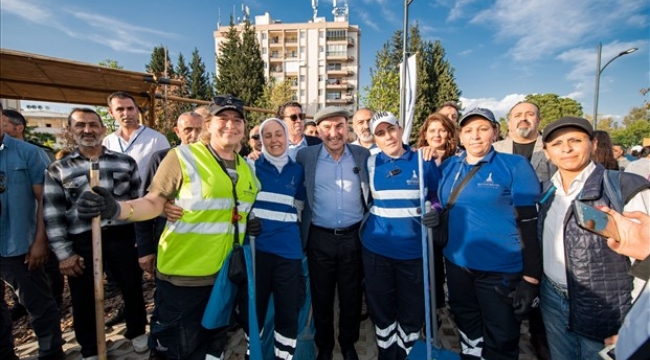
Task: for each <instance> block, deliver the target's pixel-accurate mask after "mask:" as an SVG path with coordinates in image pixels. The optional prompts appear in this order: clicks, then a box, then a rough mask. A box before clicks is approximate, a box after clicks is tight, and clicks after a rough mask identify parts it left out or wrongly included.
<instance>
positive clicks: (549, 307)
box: [539, 278, 605, 360]
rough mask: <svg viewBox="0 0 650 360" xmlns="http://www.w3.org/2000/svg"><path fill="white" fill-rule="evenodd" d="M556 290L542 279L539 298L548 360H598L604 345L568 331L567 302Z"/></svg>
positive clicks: (564, 296)
mask: <svg viewBox="0 0 650 360" xmlns="http://www.w3.org/2000/svg"><path fill="white" fill-rule="evenodd" d="M558 287H559V286H558V285H555V286H554V284H552V283H551V281H550V280H548V279H547V278H544V279H543V280H542V285H541V288H540V294H539V297H540V301H539V306H540V308H541V310H542V319H544V326H545V327H546V336H547V338H548V345H549V350H550V351H551V358H553V360H563V359H566V360H576V359H584V360H587V359H591V360H600V359H601V358H600V356H599V355H598V352H599V351H600V350H602V349H603V348H604V347H605V345H604V343H603V341H595V340H592V339H589V338H586V337H584V336H580V335H578V334H576V333H575V332H573V331H571V329H569V298H568V297H567V296H566V294H563V293H562V291H560V289H558Z"/></svg>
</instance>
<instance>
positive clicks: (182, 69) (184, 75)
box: [175, 53, 192, 97]
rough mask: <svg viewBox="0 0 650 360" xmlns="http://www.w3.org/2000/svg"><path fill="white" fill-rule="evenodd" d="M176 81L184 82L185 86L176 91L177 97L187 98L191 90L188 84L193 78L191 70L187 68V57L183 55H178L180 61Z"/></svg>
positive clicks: (177, 62) (177, 63) (178, 61)
mask: <svg viewBox="0 0 650 360" xmlns="http://www.w3.org/2000/svg"><path fill="white" fill-rule="evenodd" d="M175 71H176V79H178V80H181V81H184V82H185V85H184V86H180V87H178V89H176V91H175V95H177V96H181V97H187V96H188V94H189V88H188V86H187V85H188V82H189V81H190V78H191V74H192V73H191V71H190V68H188V67H187V64H185V57H184V56H183V53H178V60H177V61H176V69H175Z"/></svg>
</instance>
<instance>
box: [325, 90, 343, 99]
mask: <svg viewBox="0 0 650 360" xmlns="http://www.w3.org/2000/svg"><path fill="white" fill-rule="evenodd" d="M327 100H341V92H340V91H328V92H327Z"/></svg>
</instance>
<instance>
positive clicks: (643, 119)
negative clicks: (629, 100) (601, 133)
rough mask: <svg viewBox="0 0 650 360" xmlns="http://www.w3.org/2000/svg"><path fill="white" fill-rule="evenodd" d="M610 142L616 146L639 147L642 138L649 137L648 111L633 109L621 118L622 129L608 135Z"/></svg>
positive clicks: (649, 117) (643, 107) (649, 121)
mask: <svg viewBox="0 0 650 360" xmlns="http://www.w3.org/2000/svg"><path fill="white" fill-rule="evenodd" d="M610 136H611V138H612V142H614V144H617V145H623V146H625V147H630V146H634V145H639V144H641V143H642V142H643V139H644V138H647V137H650V109H648V108H646V107H645V104H644V105H643V106H642V107H633V108H632V109H630V112H629V113H628V114H627V115H626V116H625V117H624V118H623V127H620V128H618V129H615V130H613V131H612V132H611V133H610Z"/></svg>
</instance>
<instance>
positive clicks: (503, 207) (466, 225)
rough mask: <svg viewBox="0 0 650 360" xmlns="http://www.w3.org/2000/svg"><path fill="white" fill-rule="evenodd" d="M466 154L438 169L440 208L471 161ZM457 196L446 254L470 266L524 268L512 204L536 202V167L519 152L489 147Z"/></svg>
mask: <svg viewBox="0 0 650 360" xmlns="http://www.w3.org/2000/svg"><path fill="white" fill-rule="evenodd" d="M465 157H466V154H462V155H457V156H454V157H452V158H450V159H448V160H447V162H446V163H445V164H444V166H443V170H442V181H441V183H440V189H439V193H438V195H439V198H440V201H441V203H442V206H443V208H444V207H445V206H446V204H447V201H448V200H449V195H450V194H451V191H452V189H453V188H454V186H457V185H458V184H459V183H460V182H461V181H462V179H463V178H464V177H465V176H466V175H467V173H469V172H470V171H471V169H472V168H473V167H474V165H469V164H467V163H466V162H465ZM480 162H483V163H485V164H484V165H483V166H482V167H481V169H480V170H479V171H478V172H477V173H476V174H474V176H473V177H472V179H471V180H470V181H469V182H468V183H467V185H466V186H465V188H464V189H463V190H462V191H461V192H460V195H459V196H458V198H457V199H456V204H455V205H454V207H453V208H452V210H451V213H450V214H449V243H448V244H447V246H446V247H445V249H444V255H445V257H446V258H447V259H448V260H449V261H451V262H453V263H454V264H456V265H458V266H461V267H466V268H469V269H474V270H481V271H492V272H505V273H517V272H521V271H522V269H523V264H522V258H521V243H520V240H519V233H518V230H517V223H516V220H515V206H535V199H537V197H538V196H539V193H540V185H539V180H538V179H537V175H536V174H535V170H534V169H533V167H532V166H531V165H530V163H529V162H528V160H526V158H524V157H523V156H520V155H511V154H504V153H498V152H496V151H494V149H492V150H491V151H490V152H489V153H488V154H487V155H486V156H485V157H484V158H483V159H482V160H481V161H480Z"/></svg>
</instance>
